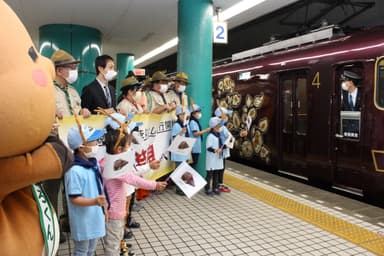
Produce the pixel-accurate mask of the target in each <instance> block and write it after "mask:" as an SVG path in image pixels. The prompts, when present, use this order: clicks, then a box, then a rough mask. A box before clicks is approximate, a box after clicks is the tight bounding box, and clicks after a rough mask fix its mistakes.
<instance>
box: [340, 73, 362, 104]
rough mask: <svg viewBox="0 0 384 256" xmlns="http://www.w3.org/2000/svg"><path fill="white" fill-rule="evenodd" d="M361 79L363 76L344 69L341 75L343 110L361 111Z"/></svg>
mask: <svg viewBox="0 0 384 256" xmlns="http://www.w3.org/2000/svg"><path fill="white" fill-rule="evenodd" d="M360 79H361V77H360V76H359V75H358V74H356V73H354V72H352V71H344V73H343V74H342V75H341V80H342V84H341V87H342V89H343V91H342V104H341V110H343V111H361V88H358V84H359V81H360Z"/></svg>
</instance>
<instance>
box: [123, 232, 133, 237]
mask: <svg viewBox="0 0 384 256" xmlns="http://www.w3.org/2000/svg"><path fill="white" fill-rule="evenodd" d="M132 237H133V233H132V232H131V231H125V232H124V239H131V238H132Z"/></svg>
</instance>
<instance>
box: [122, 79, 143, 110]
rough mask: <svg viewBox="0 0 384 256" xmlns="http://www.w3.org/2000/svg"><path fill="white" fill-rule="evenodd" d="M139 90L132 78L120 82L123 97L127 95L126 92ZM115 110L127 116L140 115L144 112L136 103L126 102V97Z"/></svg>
mask: <svg viewBox="0 0 384 256" xmlns="http://www.w3.org/2000/svg"><path fill="white" fill-rule="evenodd" d="M135 87H136V88H139V87H140V83H139V81H137V79H136V78H135V77H133V76H130V77H127V78H126V79H124V80H123V81H121V89H120V90H121V91H122V92H123V94H124V95H127V94H128V90H131V89H134V88H135ZM116 109H118V110H122V111H123V113H125V114H129V113H135V114H141V113H143V112H144V110H143V108H142V107H141V106H140V104H139V103H137V102H136V101H135V100H134V99H133V100H132V101H130V100H128V99H127V98H126V97H124V99H123V100H122V101H120V103H119V104H118V105H117V107H116Z"/></svg>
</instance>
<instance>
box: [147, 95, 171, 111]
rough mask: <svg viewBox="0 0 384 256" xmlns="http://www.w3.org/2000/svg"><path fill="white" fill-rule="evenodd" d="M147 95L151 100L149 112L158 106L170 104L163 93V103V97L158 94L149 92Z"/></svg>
mask: <svg viewBox="0 0 384 256" xmlns="http://www.w3.org/2000/svg"><path fill="white" fill-rule="evenodd" d="M149 94H150V95H151V99H152V104H151V109H150V110H149V111H150V112H152V111H153V110H154V109H155V108H157V107H158V106H163V105H165V104H167V103H169V102H171V101H169V100H168V98H167V95H166V94H165V93H164V94H163V95H164V98H165V102H164V100H163V97H161V94H160V93H159V92H156V91H150V92H149Z"/></svg>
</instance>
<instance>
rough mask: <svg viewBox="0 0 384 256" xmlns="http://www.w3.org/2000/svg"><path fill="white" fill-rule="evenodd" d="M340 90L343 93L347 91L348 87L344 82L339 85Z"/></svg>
mask: <svg viewBox="0 0 384 256" xmlns="http://www.w3.org/2000/svg"><path fill="white" fill-rule="evenodd" d="M341 89H343V90H344V91H348V86H347V84H346V83H345V82H342V83H341Z"/></svg>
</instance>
